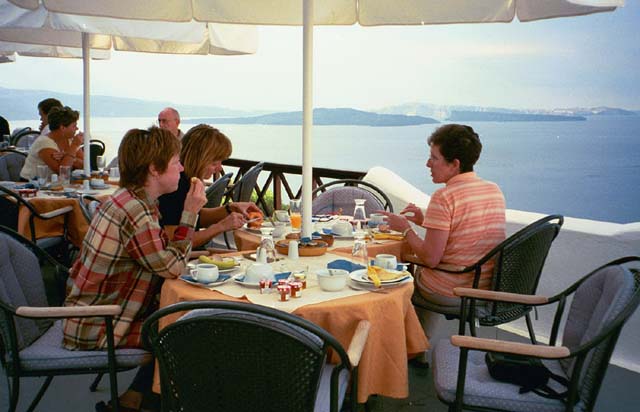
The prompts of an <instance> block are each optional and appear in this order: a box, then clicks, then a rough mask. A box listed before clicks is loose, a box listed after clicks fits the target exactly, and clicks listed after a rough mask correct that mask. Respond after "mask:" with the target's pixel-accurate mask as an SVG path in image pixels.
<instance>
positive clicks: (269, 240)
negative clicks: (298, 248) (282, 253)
mask: <svg viewBox="0 0 640 412" xmlns="http://www.w3.org/2000/svg"><path fill="white" fill-rule="evenodd" d="M272 234H273V228H272V227H262V228H260V245H259V246H258V249H257V250H256V262H259V263H272V262H275V261H276V246H275V244H274V243H273V235H272Z"/></svg>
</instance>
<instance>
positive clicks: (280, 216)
mask: <svg viewBox="0 0 640 412" xmlns="http://www.w3.org/2000/svg"><path fill="white" fill-rule="evenodd" d="M274 215H275V217H276V220H277V221H278V222H288V221H289V212H287V211H286V210H276V211H275V212H274Z"/></svg>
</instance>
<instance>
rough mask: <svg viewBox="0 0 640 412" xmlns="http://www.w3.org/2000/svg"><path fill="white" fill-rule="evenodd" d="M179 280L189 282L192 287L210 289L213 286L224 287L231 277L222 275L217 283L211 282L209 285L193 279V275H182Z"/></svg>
mask: <svg viewBox="0 0 640 412" xmlns="http://www.w3.org/2000/svg"><path fill="white" fill-rule="evenodd" d="M179 279H180V280H182V281H184V282H187V283H188V284H190V285H194V286H199V287H202V288H210V287H213V286H218V285H222V284H223V283H224V282H226V281H227V280H229V279H231V276H230V275H220V276H218V280H216V281H215V282H209V283H204V282H198V281H197V280H195V279H194V278H192V277H191V275H181V276H180V278H179Z"/></svg>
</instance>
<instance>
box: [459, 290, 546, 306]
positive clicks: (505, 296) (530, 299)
mask: <svg viewBox="0 0 640 412" xmlns="http://www.w3.org/2000/svg"><path fill="white" fill-rule="evenodd" d="M453 294H454V295H456V296H460V297H468V298H476V299H482V300H494V301H496V300H497V301H500V302H511V303H522V304H524V305H544V304H545V303H549V298H548V297H546V296H540V295H520V294H518V293H508V292H497V291H494V290H484V289H474V288H460V287H458V288H453Z"/></svg>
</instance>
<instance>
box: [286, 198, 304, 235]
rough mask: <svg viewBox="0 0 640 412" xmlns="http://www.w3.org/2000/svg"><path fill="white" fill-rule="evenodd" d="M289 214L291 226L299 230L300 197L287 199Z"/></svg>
mask: <svg viewBox="0 0 640 412" xmlns="http://www.w3.org/2000/svg"><path fill="white" fill-rule="evenodd" d="M289 215H290V218H291V228H292V229H293V230H294V231H299V230H300V228H301V227H302V201H301V200H300V199H291V200H290V201H289Z"/></svg>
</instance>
